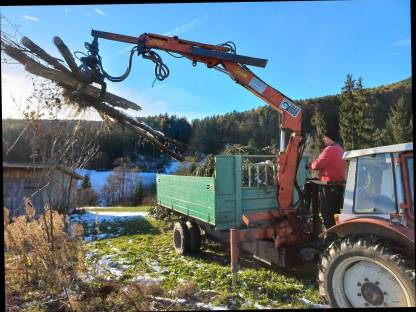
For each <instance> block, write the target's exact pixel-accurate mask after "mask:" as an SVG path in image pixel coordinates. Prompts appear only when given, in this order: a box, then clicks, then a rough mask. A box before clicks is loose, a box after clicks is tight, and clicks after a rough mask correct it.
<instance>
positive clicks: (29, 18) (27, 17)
mask: <svg viewBox="0 0 416 312" xmlns="http://www.w3.org/2000/svg"><path fill="white" fill-rule="evenodd" d="M21 17H22V18H24V19H27V20H28V21H32V22H38V23H39V22H40V20H39V19H38V18H37V17H34V16H29V15H21Z"/></svg>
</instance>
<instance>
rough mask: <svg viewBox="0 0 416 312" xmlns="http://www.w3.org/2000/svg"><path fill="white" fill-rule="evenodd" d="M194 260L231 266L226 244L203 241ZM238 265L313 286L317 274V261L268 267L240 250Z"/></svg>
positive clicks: (228, 249)
mask: <svg viewBox="0 0 416 312" xmlns="http://www.w3.org/2000/svg"><path fill="white" fill-rule="evenodd" d="M193 257H194V258H197V259H201V260H203V261H204V262H207V263H217V264H220V265H224V266H231V260H230V259H231V257H230V248H229V245H228V244H225V243H217V242H212V241H203V243H202V248H201V251H200V253H198V254H195V255H193ZM238 263H239V266H240V268H241V269H255V270H256V269H261V268H263V269H266V270H271V271H274V272H276V273H279V274H282V275H285V276H287V277H292V278H296V279H300V280H308V281H309V282H310V283H312V284H315V278H316V275H317V273H318V263H317V261H316V260H315V261H311V262H308V263H295V264H292V265H288V266H287V267H286V268H282V267H279V266H277V265H275V264H272V265H268V264H266V263H264V262H262V261H260V260H257V259H255V258H253V256H252V255H251V254H250V253H248V252H246V251H244V250H241V249H240V256H239V259H238Z"/></svg>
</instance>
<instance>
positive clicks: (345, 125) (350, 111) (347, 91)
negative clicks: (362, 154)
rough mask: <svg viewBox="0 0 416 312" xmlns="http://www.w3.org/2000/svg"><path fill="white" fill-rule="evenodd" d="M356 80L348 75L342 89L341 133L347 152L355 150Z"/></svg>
mask: <svg viewBox="0 0 416 312" xmlns="http://www.w3.org/2000/svg"><path fill="white" fill-rule="evenodd" d="M354 86H355V80H353V79H352V75H351V74H348V75H347V78H346V80H345V82H344V86H343V87H342V94H341V107H340V109H339V132H340V136H341V140H342V143H343V146H344V148H345V149H346V150H350V149H354V146H355V145H354V140H355V124H354V122H355V119H356V118H355V105H354V101H355V99H354Z"/></svg>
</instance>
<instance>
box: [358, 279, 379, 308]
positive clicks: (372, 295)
mask: <svg viewBox="0 0 416 312" xmlns="http://www.w3.org/2000/svg"><path fill="white" fill-rule="evenodd" d="M361 294H362V295H363V297H364V299H365V300H366V301H367V302H368V303H370V304H371V305H373V306H380V305H381V304H382V303H383V302H384V295H383V291H382V290H381V289H380V288H379V287H378V286H377V285H376V284H374V283H371V282H367V283H364V285H363V286H361Z"/></svg>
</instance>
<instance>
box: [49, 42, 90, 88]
mask: <svg viewBox="0 0 416 312" xmlns="http://www.w3.org/2000/svg"><path fill="white" fill-rule="evenodd" d="M53 43H54V44H55V45H56V47H57V48H58V50H59V52H61V54H62V56H63V57H64V59H65V61H66V63H67V64H68V66H69V68H71V71H72V73H73V74H74V76H75V77H76V78H77V79H78V80H83V78H82V75H81V72H80V71H79V69H78V66H77V63H75V59H74V57H73V56H72V53H71V51H69V49H68V47H67V46H66V44H65V43H64V42H63V41H62V39H61V38H59V37H58V36H56V37H54V38H53Z"/></svg>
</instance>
